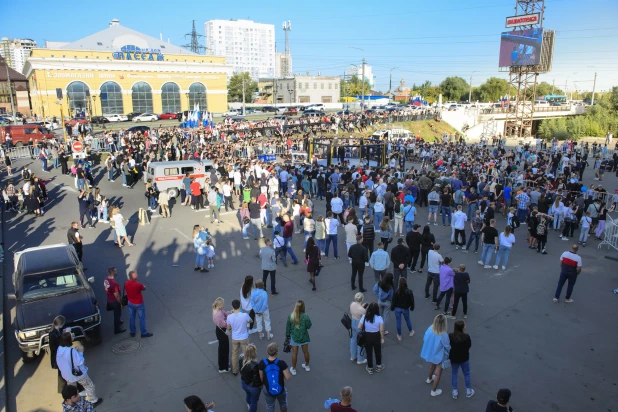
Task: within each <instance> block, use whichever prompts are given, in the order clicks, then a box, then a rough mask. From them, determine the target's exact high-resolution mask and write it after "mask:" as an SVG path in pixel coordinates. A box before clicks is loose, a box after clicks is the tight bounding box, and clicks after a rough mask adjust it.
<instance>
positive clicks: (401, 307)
mask: <svg viewBox="0 0 618 412" xmlns="http://www.w3.org/2000/svg"><path fill="white" fill-rule="evenodd" d="M391 311H392V312H395V323H396V325H397V340H398V341H400V342H401V340H402V339H403V337H402V331H401V316H403V318H404V319H405V321H406V325H407V326H408V330H409V331H410V337H412V336H414V329H412V322H410V311H414V294H413V293H412V291H411V290H410V289H408V281H407V280H406V278H405V277H400V278H399V282H398V286H397V291H396V292H395V293H394V294H393V300H392V301H391Z"/></svg>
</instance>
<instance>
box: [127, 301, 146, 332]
mask: <svg viewBox="0 0 618 412" xmlns="http://www.w3.org/2000/svg"><path fill="white" fill-rule="evenodd" d="M136 314H137V317H138V318H139V329H140V331H141V333H142V335H145V334H147V333H148V331H147V330H146V306H145V305H144V304H143V303H142V304H140V305H134V304H133V303H131V302H129V331H130V332H131V333H132V334H135V315H136Z"/></svg>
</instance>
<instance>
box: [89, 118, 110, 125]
mask: <svg viewBox="0 0 618 412" xmlns="http://www.w3.org/2000/svg"><path fill="white" fill-rule="evenodd" d="M92 123H94V124H102V123H109V119H108V118H107V117H104V116H92Z"/></svg>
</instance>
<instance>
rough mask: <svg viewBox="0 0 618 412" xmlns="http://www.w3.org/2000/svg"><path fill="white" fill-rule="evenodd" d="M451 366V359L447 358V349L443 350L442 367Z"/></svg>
mask: <svg viewBox="0 0 618 412" xmlns="http://www.w3.org/2000/svg"><path fill="white" fill-rule="evenodd" d="M450 367H451V359H450V358H449V353H448V351H446V350H445V351H444V359H443V360H442V369H448V368H450Z"/></svg>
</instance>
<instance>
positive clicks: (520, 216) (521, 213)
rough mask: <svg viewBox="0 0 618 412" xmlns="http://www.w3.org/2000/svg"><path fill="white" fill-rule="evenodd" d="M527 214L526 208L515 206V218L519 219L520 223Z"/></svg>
mask: <svg viewBox="0 0 618 412" xmlns="http://www.w3.org/2000/svg"><path fill="white" fill-rule="evenodd" d="M527 215H528V209H520V208H517V219H519V221H520V222H521V223H526V216H527Z"/></svg>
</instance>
